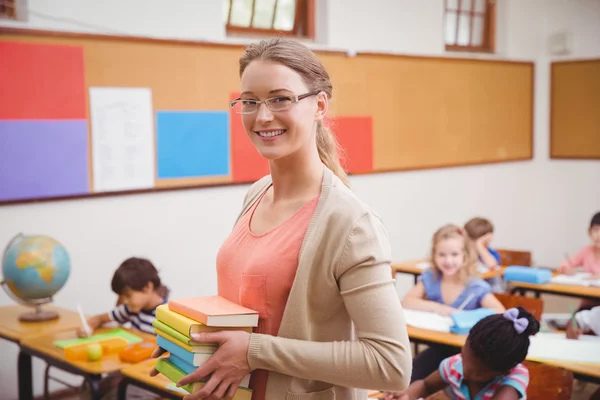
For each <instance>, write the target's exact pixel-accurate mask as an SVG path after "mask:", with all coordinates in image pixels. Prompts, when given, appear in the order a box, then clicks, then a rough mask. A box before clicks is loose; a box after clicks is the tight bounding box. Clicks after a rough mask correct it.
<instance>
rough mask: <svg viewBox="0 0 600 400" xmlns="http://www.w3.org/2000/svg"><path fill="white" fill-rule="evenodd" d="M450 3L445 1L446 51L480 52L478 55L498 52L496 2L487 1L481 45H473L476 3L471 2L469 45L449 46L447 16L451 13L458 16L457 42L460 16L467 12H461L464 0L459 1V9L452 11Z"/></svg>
mask: <svg viewBox="0 0 600 400" xmlns="http://www.w3.org/2000/svg"><path fill="white" fill-rule="evenodd" d="M448 1H449V0H444V45H445V48H446V51H461V52H478V53H493V52H494V51H495V50H496V0H485V10H484V12H483V38H482V41H481V45H472V44H471V40H472V39H473V19H474V16H475V1H476V0H470V1H471V10H470V11H469V25H470V26H469V44H467V45H461V44H448V43H446V30H445V29H446V26H445V24H446V16H447V15H448V13H449V12H452V13H455V14H456V30H455V34H454V38H455V42H456V41H457V40H456V39H458V29H459V16H460V14H461V13H464V12H465V11H462V10H461V3H462V1H464V0H456V1H457V9H456V10H451V9H449V8H448Z"/></svg>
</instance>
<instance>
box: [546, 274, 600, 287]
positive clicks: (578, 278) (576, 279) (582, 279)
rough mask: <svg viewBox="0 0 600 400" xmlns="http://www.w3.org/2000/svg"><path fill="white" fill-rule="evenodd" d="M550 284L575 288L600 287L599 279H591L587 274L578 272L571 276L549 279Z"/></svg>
mask: <svg viewBox="0 0 600 400" xmlns="http://www.w3.org/2000/svg"><path fill="white" fill-rule="evenodd" d="M550 282H552V283H562V284H565V285H577V286H600V279H592V274H590V273H589V272H578V273H575V274H573V275H564V274H561V275H556V276H555V277H553V278H552V279H550Z"/></svg>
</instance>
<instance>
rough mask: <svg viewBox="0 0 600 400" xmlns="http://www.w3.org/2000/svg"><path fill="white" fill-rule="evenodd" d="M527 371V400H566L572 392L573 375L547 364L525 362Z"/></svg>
mask: <svg viewBox="0 0 600 400" xmlns="http://www.w3.org/2000/svg"><path fill="white" fill-rule="evenodd" d="M523 364H524V365H525V366H526V367H527V369H528V370H529V386H528V387H527V399H529V400H546V399H553V400H568V399H570V398H571V395H572V392H573V373H571V372H570V371H567V370H566V369H564V368H560V367H554V366H551V365H548V364H543V363H538V362H532V361H525V362H524V363H523Z"/></svg>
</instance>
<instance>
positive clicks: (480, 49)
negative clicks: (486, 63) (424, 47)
mask: <svg viewBox="0 0 600 400" xmlns="http://www.w3.org/2000/svg"><path fill="white" fill-rule="evenodd" d="M446 50H447V51H466V52H471V53H493V51H492V50H490V49H489V48H487V47H485V46H477V47H475V46H461V45H458V44H447V45H446Z"/></svg>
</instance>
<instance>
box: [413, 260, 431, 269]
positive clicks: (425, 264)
mask: <svg viewBox="0 0 600 400" xmlns="http://www.w3.org/2000/svg"><path fill="white" fill-rule="evenodd" d="M415 267H417V268H419V269H427V268H429V267H431V263H430V262H429V261H423V262H420V263H416V264H415Z"/></svg>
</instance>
